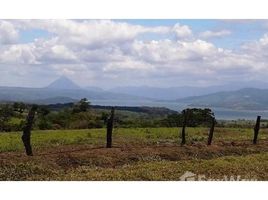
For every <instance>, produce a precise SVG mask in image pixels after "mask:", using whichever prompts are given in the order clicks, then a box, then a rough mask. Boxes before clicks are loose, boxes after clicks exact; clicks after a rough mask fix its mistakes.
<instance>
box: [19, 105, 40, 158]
mask: <svg viewBox="0 0 268 200" xmlns="http://www.w3.org/2000/svg"><path fill="white" fill-rule="evenodd" d="M36 110H37V106H36V105H33V106H32V107H31V109H30V110H29V113H28V116H27V118H26V124H25V126H24V128H23V134H22V137H21V139H22V142H23V144H24V147H25V151H26V154H27V156H33V152H32V146H31V130H32V126H33V122H34V117H35V112H36Z"/></svg>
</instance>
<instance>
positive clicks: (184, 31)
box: [172, 23, 192, 39]
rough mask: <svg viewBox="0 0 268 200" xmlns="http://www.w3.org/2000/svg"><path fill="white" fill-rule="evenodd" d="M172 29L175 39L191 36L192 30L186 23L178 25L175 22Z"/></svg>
mask: <svg viewBox="0 0 268 200" xmlns="http://www.w3.org/2000/svg"><path fill="white" fill-rule="evenodd" d="M172 30H173V31H174V32H175V35H176V38H177V39H183V38H189V37H191V36H192V30H191V29H190V28H189V26H186V25H180V24H179V23H177V24H175V25H174V27H173V28H172Z"/></svg>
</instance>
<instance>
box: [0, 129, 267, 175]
mask: <svg viewBox="0 0 268 200" xmlns="http://www.w3.org/2000/svg"><path fill="white" fill-rule="evenodd" d="M186 130H187V144H186V145H185V146H183V147H181V146H180V138H179V135H180V130H179V129H178V128H117V129H114V132H113V146H114V147H115V148H112V149H106V148H104V147H105V144H106V130H105V129H84V130H49V131H32V146H33V151H34V155H35V156H33V157H27V156H25V154H24V148H23V145H22V142H21V138H20V137H21V132H12V133H1V134H0V180H179V178H180V176H181V175H182V174H183V173H185V172H186V171H191V172H193V173H195V174H198V175H205V177H206V178H208V179H223V178H224V176H228V177H229V178H230V177H231V176H239V175H240V176H241V178H248V179H258V180H268V147H267V139H268V130H267V129H261V130H260V133H259V139H260V141H259V144H258V145H252V144H251V141H252V137H253V130H252V129H239V128H216V129H215V133H214V140H213V144H214V145H212V146H210V147H208V146H206V142H207V134H208V128H200V127H198V128H187V129H186ZM222 142H225V143H222ZM232 142H234V143H232ZM236 144H237V145H236Z"/></svg>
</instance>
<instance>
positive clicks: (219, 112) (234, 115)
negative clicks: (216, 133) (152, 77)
mask: <svg viewBox="0 0 268 200" xmlns="http://www.w3.org/2000/svg"><path fill="white" fill-rule="evenodd" d="M91 103H92V104H94V105H103V106H150V107H166V108H169V109H171V110H175V111H181V110H183V109H184V108H187V107H189V106H187V105H186V104H181V103H176V102H166V101H161V102H160V101H159V102H158V101H149V100H148V101H119V100H114V101H108V100H91ZM211 109H212V110H213V112H214V114H215V117H216V119H226V120H227V119H228V120H231V119H248V120H255V119H256V117H257V115H260V116H262V118H263V119H268V110H264V111H248V110H232V109H225V108H211Z"/></svg>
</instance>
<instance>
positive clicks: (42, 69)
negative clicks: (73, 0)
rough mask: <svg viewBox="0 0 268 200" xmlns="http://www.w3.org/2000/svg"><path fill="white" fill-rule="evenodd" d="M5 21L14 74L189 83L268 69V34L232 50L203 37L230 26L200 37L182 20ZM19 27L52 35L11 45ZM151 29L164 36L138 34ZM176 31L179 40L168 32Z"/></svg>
mask: <svg viewBox="0 0 268 200" xmlns="http://www.w3.org/2000/svg"><path fill="white" fill-rule="evenodd" d="M7 23H8V25H7V24H6V25H5V26H6V27H7V28H4V30H5V31H7V30H10V29H12V30H13V31H14V34H13V35H15V36H12V37H11V38H10V39H9V40H7V39H5V41H9V42H8V43H7V42H5V43H6V45H2V46H0V64H1V66H0V67H1V71H5V72H6V71H9V70H10V69H8V67H9V68H10V66H13V69H14V73H15V72H16V71H18V70H21V71H22V72H23V73H18V72H17V74H18V75H21V76H26V75H27V73H28V74H32V76H34V74H33V72H35V73H36V74H37V75H39V76H40V74H47V76H52V75H54V76H56V75H57V76H58V75H61V74H65V75H68V76H71V77H74V79H77V80H78V81H81V82H83V83H86V82H87V80H88V81H90V82H94V81H95V83H100V82H103V84H118V83H122V81H123V80H124V81H127V80H128V79H129V78H131V79H132V80H134V79H135V82H136V83H137V84H139V83H142V82H146V83H150V81H152V83H158V84H160V85H161V84H166V83H169V82H171V84H175V85H178V84H179V83H181V82H185V81H186V79H187V78H188V79H187V81H188V82H192V83H194V82H196V81H198V82H209V80H215V79H216V78H217V79H219V80H221V81H224V80H222V79H223V77H224V78H226V77H228V78H229V77H233V78H234V79H237V78H238V77H240V76H242V75H245V74H250V73H252V72H253V71H254V72H255V73H257V74H258V73H259V74H260V73H262V74H265V73H266V72H264V69H265V68H266V63H267V62H268V59H267V58H268V53H266V52H268V35H264V36H263V37H262V38H260V39H259V40H258V41H255V42H253V43H247V44H245V45H244V46H243V47H242V50H241V51H231V50H227V49H223V48H218V47H217V46H216V45H214V44H213V43H212V42H208V41H206V40H205V39H204V38H207V39H208V38H210V37H221V36H223V35H228V34H230V32H228V31H227V30H222V31H218V32H212V31H205V32H203V33H202V34H201V35H198V36H199V37H196V36H195V34H194V33H193V32H192V30H191V28H190V27H188V26H186V25H181V24H175V25H174V26H154V27H146V26H140V25H132V24H128V23H125V22H116V21H111V20H83V21H73V20H23V21H21V20H18V21H8V22H7ZM11 27H12V28H11ZM18 29H19V30H20V29H29V30H31V29H42V30H45V31H48V32H50V33H52V34H51V37H49V38H46V39H44V38H43V39H40V38H39V39H36V40H34V41H33V42H31V43H25V44H19V43H15V44H10V43H12V42H15V41H16V40H17V38H18V35H17V36H16V34H15V32H16V33H17V32H18V31H17V30H18ZM1 30H2V29H0V39H1ZM2 31H3V30H2ZM148 33H149V35H150V34H151V33H153V34H161V37H160V38H161V39H159V38H158V39H154V40H152V39H151V40H150V39H146V40H145V39H143V38H142V37H139V36H140V35H142V34H148ZM174 34H175V36H176V37H175V39H174V38H172V37H170V35H172V36H174ZM3 35H4V34H2V38H3ZM5 37H7V36H5ZM0 41H1V42H2V40H0ZM29 66H31V67H29ZM33 67H34V68H35V70H33ZM231 72H235V73H233V74H230V73H231ZM267 75H268V73H267ZM75 77H79V78H75ZM89 77H90V80H89ZM111 80H112V81H111ZM157 80H158V81H157ZM204 80H205V81H204ZM109 81H110V82H109ZM108 82H109V83H108ZM126 84H127V83H126Z"/></svg>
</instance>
